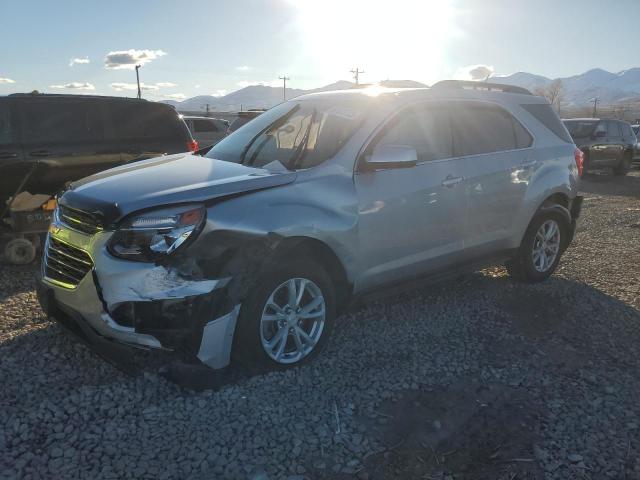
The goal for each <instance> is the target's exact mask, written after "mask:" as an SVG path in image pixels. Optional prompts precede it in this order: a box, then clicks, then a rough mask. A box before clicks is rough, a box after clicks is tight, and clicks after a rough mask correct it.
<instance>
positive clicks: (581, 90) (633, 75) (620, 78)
mask: <svg viewBox="0 0 640 480" xmlns="http://www.w3.org/2000/svg"><path fill="white" fill-rule="evenodd" d="M554 80H556V79H551V78H547V77H543V76H542V75H535V74H533V73H527V72H517V73H514V74H512V75H505V76H497V77H492V78H491V80H490V81H494V82H498V83H506V84H508V85H517V86H520V87H524V88H527V89H529V90H531V91H534V90H537V89H540V88H544V87H546V86H547V85H549V84H550V83H551V82H552V81H554ZM560 80H561V81H562V85H563V87H564V97H563V98H564V99H563V101H564V103H566V104H567V105H569V106H582V105H587V104H590V103H591V102H593V99H594V98H595V97H597V98H598V99H599V100H600V102H601V103H602V104H617V103H630V102H640V68H631V69H629V70H623V71H621V72H618V73H611V72H608V71H606V70H603V69H601V68H594V69H592V70H589V71H587V72H584V73H581V74H580V75H573V76H570V77H565V78H560ZM379 85H382V86H384V87H390V88H422V87H426V85H425V84H424V83H420V82H416V81H414V80H384V81H382V82H380V83H379ZM354 86H355V85H354V83H352V82H349V81H346V80H339V81H337V82H335V83H331V84H329V85H325V86H324V87H320V88H314V89H310V90H302V89H296V88H287V98H295V97H298V96H300V95H304V94H306V93H315V92H327V91H332V90H347V89H350V88H353V87H354ZM281 101H282V88H280V87H270V86H266V85H251V86H248V87H245V88H242V89H240V90H237V91H235V92H231V93H229V94H227V95H225V96H223V97H214V96H212V95H199V96H197V97H193V98H188V99H186V100H184V101H182V102H176V101H174V100H165V101H164V103H168V104H169V105H173V106H174V107H175V108H176V109H177V110H178V111H180V112H204V111H206V108H207V105H209V109H210V110H211V111H219V112H223V111H226V112H230V111H237V110H240V109H244V110H247V109H251V108H271V107H273V106H274V105H277V104H278V103H280V102H281Z"/></svg>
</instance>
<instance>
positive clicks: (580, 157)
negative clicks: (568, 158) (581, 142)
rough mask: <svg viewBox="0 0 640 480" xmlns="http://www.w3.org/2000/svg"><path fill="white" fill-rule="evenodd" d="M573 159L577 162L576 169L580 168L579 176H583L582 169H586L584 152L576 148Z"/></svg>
mask: <svg viewBox="0 0 640 480" xmlns="http://www.w3.org/2000/svg"><path fill="white" fill-rule="evenodd" d="M573 158H574V159H575V161H576V167H578V176H580V177H581V176H582V169H583V168H584V152H583V151H582V150H580V149H579V148H576V149H575V151H574V152H573Z"/></svg>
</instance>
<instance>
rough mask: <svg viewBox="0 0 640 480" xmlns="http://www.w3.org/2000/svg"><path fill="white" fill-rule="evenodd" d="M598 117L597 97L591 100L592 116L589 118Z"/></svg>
mask: <svg viewBox="0 0 640 480" xmlns="http://www.w3.org/2000/svg"><path fill="white" fill-rule="evenodd" d="M597 116H598V97H596V98H594V99H593V114H592V115H591V117H593V118H596V117H597Z"/></svg>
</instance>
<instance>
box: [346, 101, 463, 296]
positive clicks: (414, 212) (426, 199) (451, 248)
mask: <svg viewBox="0 0 640 480" xmlns="http://www.w3.org/2000/svg"><path fill="white" fill-rule="evenodd" d="M380 145H404V146H410V147H413V148H415V149H416V151H417V153H418V164H417V165H416V166H414V167H411V168H388V169H379V170H375V171H361V172H358V173H357V174H356V176H355V186H356V191H357V194H358V203H359V220H358V232H359V236H360V245H361V248H362V259H363V260H362V261H363V265H362V268H363V271H364V273H363V279H362V285H361V286H362V288H370V287H373V286H377V285H381V284H384V283H387V282H392V281H396V280H399V279H406V278H408V277H411V276H414V275H420V274H422V273H425V272H427V271H430V270H432V269H437V268H439V267H442V266H445V265H447V264H448V263H449V262H451V261H452V259H455V257H456V255H457V253H458V252H459V251H460V250H461V249H462V234H463V229H464V225H465V222H466V217H465V210H466V196H465V192H464V188H463V186H462V185H461V181H462V173H461V172H460V168H459V162H458V159H455V158H451V157H452V150H451V149H452V138H451V129H450V122H449V113H448V111H447V108H446V105H443V104H440V103H429V104H424V105H422V106H417V107H414V108H411V109H407V110H404V111H402V112H401V113H399V114H398V115H396V116H395V118H394V119H392V120H390V122H389V123H388V124H387V126H386V127H385V128H384V129H383V130H382V131H381V132H380V133H379V134H378V135H377V138H376V139H375V140H374V141H373V142H372V143H371V144H370V145H369V146H368V147H367V151H366V152H365V155H364V159H363V160H364V161H366V158H367V156H368V155H370V154H371V153H372V152H373V150H374V149H375V148H376V147H377V146H380Z"/></svg>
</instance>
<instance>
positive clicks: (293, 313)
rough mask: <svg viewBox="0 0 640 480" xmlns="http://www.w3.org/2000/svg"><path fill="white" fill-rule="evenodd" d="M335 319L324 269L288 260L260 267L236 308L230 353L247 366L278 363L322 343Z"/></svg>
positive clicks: (303, 357) (307, 354) (300, 357)
mask: <svg viewBox="0 0 640 480" xmlns="http://www.w3.org/2000/svg"><path fill="white" fill-rule="evenodd" d="M334 321H335V292H334V287H333V284H332V282H331V279H330V277H329V275H328V274H327V273H326V271H325V270H324V269H323V268H322V267H321V266H319V265H318V264H316V263H315V262H312V261H309V260H299V261H297V260H291V261H288V262H287V263H285V264H284V265H281V266H278V267H275V268H272V269H270V270H269V271H266V272H264V273H263V274H262V275H261V277H260V279H258V281H257V282H256V288H255V290H254V291H252V292H251V293H250V294H249V295H248V296H247V298H246V299H245V301H244V302H243V303H242V306H241V308H240V316H239V318H238V330H237V332H236V340H235V341H234V357H235V358H236V359H239V360H240V361H241V362H242V363H245V364H250V365H252V366H259V367H266V368H279V369H284V368H288V367H292V366H296V365H299V364H301V363H304V362H307V361H309V360H311V359H312V358H314V357H315V356H316V355H318V354H319V353H320V352H321V351H322V349H323V348H324V347H325V345H326V343H327V341H328V339H329V335H330V334H331V331H332V329H333V324H334Z"/></svg>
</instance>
